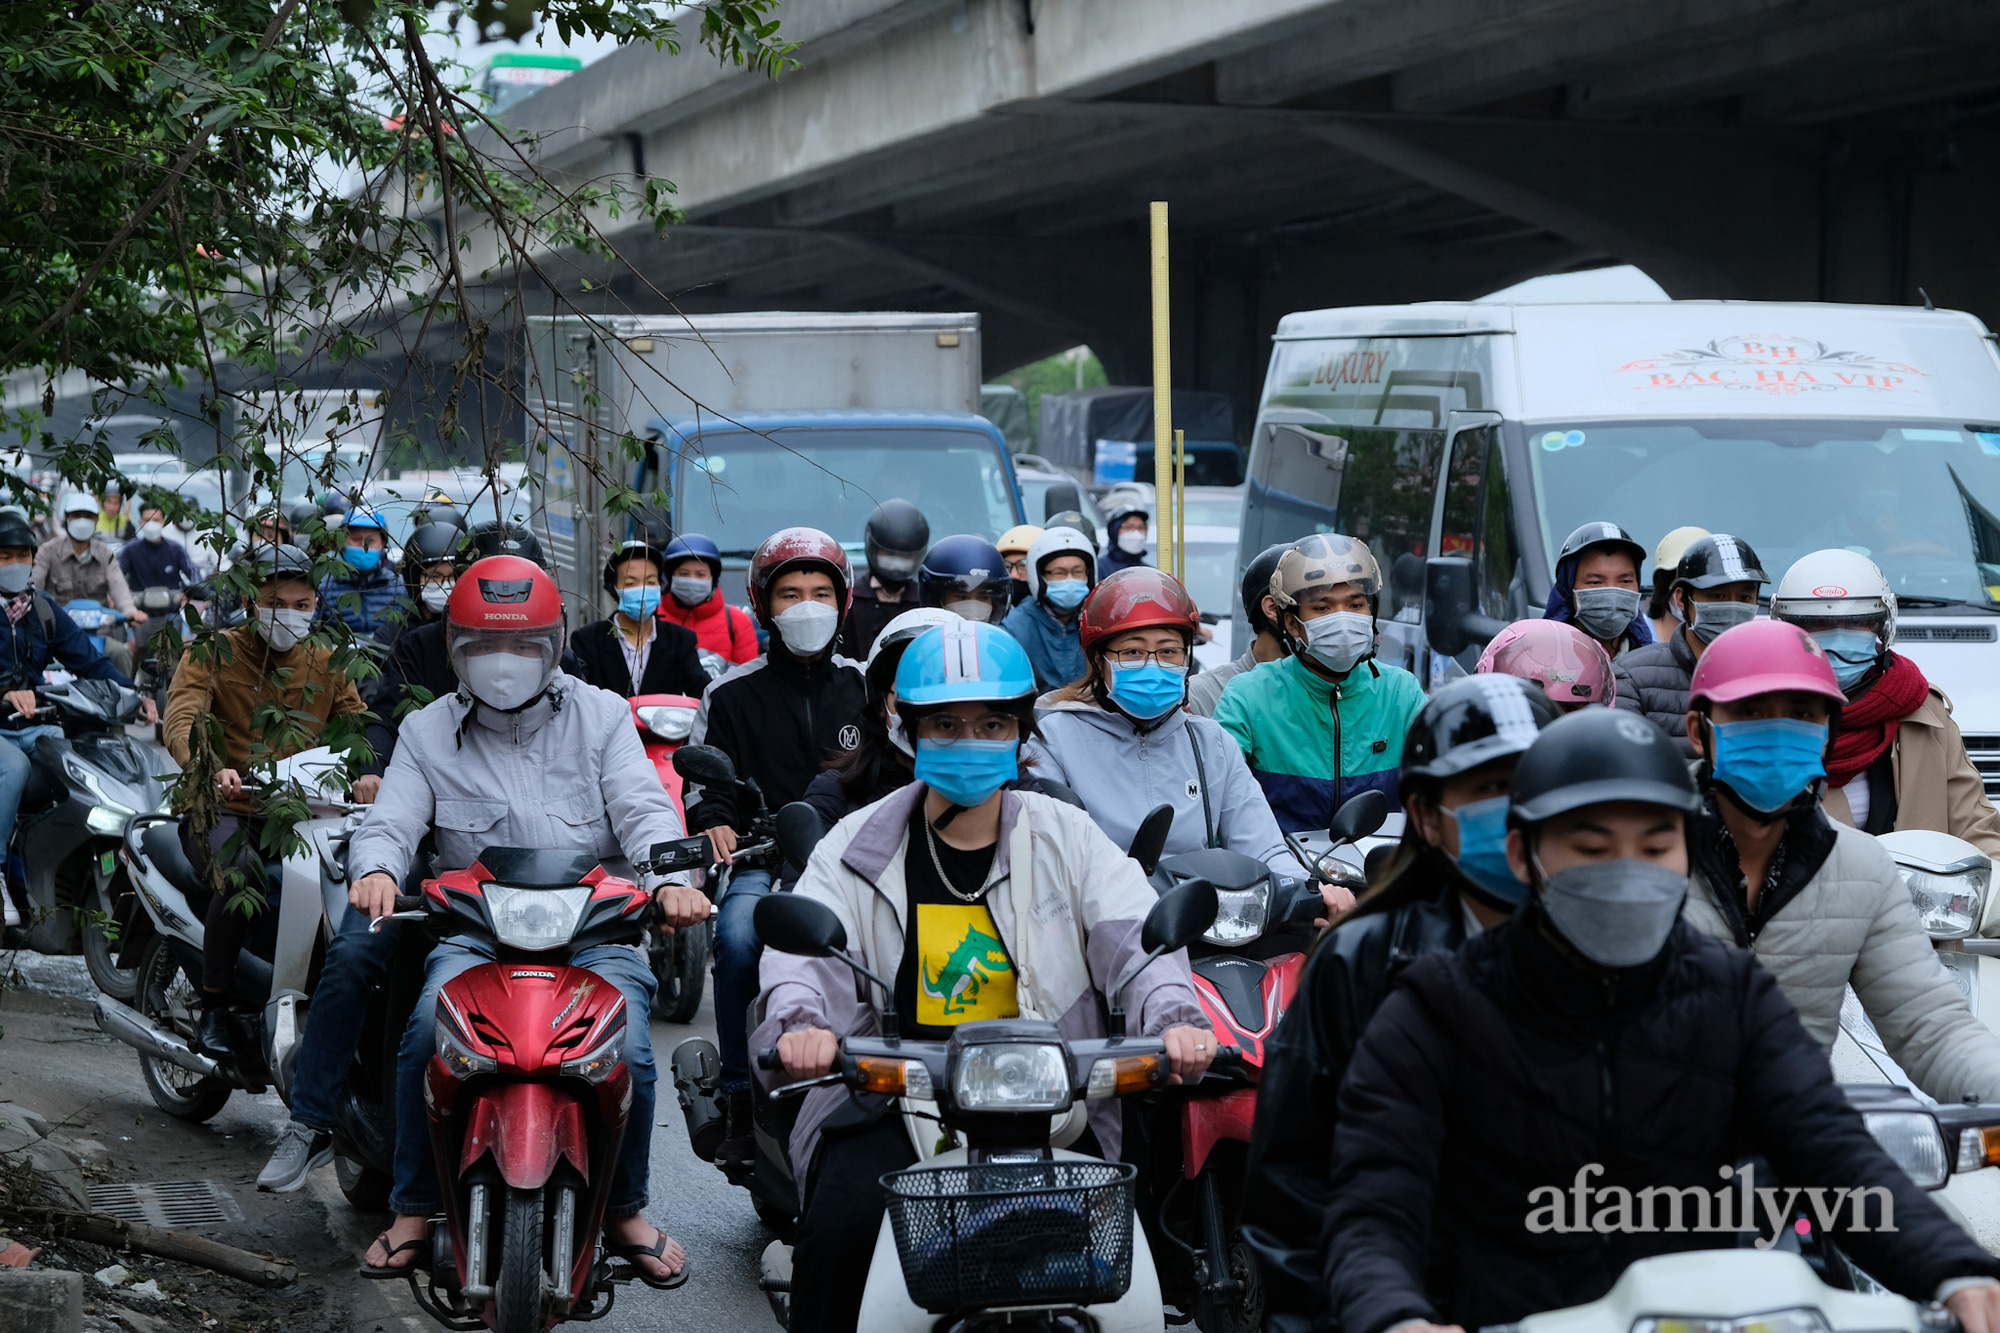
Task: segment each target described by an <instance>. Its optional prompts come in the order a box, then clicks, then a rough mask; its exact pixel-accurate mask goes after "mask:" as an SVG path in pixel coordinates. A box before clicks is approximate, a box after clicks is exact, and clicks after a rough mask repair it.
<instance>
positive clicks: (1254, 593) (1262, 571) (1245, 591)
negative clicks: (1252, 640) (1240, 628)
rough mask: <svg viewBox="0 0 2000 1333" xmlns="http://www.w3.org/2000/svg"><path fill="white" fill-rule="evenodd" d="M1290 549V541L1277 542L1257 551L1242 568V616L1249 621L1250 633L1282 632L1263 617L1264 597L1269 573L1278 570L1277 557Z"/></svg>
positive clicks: (1267, 589)
mask: <svg viewBox="0 0 2000 1333" xmlns="http://www.w3.org/2000/svg"><path fill="white" fill-rule="evenodd" d="M1291 549H1292V544H1291V543H1290V542H1278V543H1276V544H1274V545H1271V546H1267V547H1265V548H1264V549H1263V550H1262V551H1260V552H1258V553H1257V558H1256V559H1255V560H1252V561H1251V562H1250V563H1249V564H1248V565H1246V566H1244V569H1243V587H1242V596H1243V618H1244V619H1246V620H1248V621H1249V622H1250V632H1251V633H1252V634H1282V632H1283V631H1281V630H1280V629H1279V628H1278V627H1277V626H1276V625H1273V624H1272V623H1271V622H1270V621H1269V620H1267V619H1265V617H1264V599H1265V598H1266V597H1267V596H1269V595H1270V592H1271V575H1273V574H1275V573H1276V572H1277V570H1278V557H1279V556H1281V555H1283V554H1284V553H1285V552H1287V551H1289V550H1291Z"/></svg>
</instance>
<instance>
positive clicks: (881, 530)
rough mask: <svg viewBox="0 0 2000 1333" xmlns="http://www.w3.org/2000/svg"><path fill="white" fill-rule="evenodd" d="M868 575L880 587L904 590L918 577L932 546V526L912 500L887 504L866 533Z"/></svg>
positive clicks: (879, 508)
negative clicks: (927, 548)
mask: <svg viewBox="0 0 2000 1333" xmlns="http://www.w3.org/2000/svg"><path fill="white" fill-rule="evenodd" d="M862 542H863V544H864V546H865V548H866V550H867V552H868V572H869V573H870V574H873V575H874V576H875V579H876V581H877V582H878V583H886V584H891V585H893V586H896V587H901V586H902V585H903V584H905V583H908V582H909V581H910V580H911V578H913V577H915V575H916V572H917V566H918V565H920V564H922V563H923V558H924V550H925V548H926V547H928V546H929V545H930V544H931V525H930V522H929V520H927V519H925V517H924V515H923V511H922V510H920V509H918V508H917V507H916V506H915V505H913V504H911V503H910V502H909V501H908V500H884V501H883V502H882V503H881V504H879V505H877V506H875V512H874V513H872V514H870V515H869V516H868V526H867V527H866V528H864V529H863V530H862Z"/></svg>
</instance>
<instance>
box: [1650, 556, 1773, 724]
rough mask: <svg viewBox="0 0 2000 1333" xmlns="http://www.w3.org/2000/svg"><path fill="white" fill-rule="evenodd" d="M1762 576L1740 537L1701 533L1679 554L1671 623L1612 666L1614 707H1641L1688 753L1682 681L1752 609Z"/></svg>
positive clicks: (1685, 694)
mask: <svg viewBox="0 0 2000 1333" xmlns="http://www.w3.org/2000/svg"><path fill="white" fill-rule="evenodd" d="M1768 581H1769V580H1768V579H1766V578H1765V576H1764V570H1763V567H1762V566H1761V565H1759V564H1758V563H1757V553H1756V552H1755V551H1753V550H1751V549H1750V543H1749V542H1746V541H1744V540H1743V539H1742V538H1740V537H1732V536H1730V535H1729V534H1728V533H1726V532H1719V533H1716V534H1714V535H1713V536H1709V537H1701V538H1698V539H1696V540H1695V541H1693V542H1690V543H1689V544H1688V548H1687V549H1686V550H1685V551H1683V552H1681V562H1680V564H1679V565H1677V566H1675V568H1674V582H1673V587H1672V589H1671V590H1670V591H1669V592H1668V594H1667V598H1668V605H1669V606H1671V607H1672V608H1673V615H1674V619H1675V620H1676V621H1677V622H1678V623H1677V625H1676V627H1675V629H1674V632H1673V633H1672V634H1670V635H1668V636H1667V637H1666V638H1665V639H1663V640H1661V641H1660V642H1658V643H1649V644H1646V645H1644V646H1643V647H1639V648H1634V649H1632V650H1631V651H1630V652H1628V653H1626V654H1625V655H1624V656H1622V657H1620V658H1618V659H1617V660H1616V661H1615V662H1613V663H1612V664H1611V671H1612V677H1613V679H1614V680H1615V681H1616V682H1617V685H1618V706H1619V707H1620V708H1623V709H1625V710H1626V711H1627V712H1631V713H1644V714H1645V715H1646V716H1647V717H1648V718H1650V719H1651V720H1652V721H1653V722H1654V723H1655V724H1656V725H1658V726H1660V727H1662V728H1663V729H1665V731H1666V733H1667V734H1668V735H1669V736H1672V737H1673V738H1674V739H1675V740H1676V741H1677V742H1679V744H1680V748H1681V754H1682V756H1683V757H1685V758H1688V759H1693V758H1695V757H1696V756H1695V751H1694V742H1693V741H1690V740H1689V739H1688V735H1687V706H1688V682H1689V681H1690V680H1692V679H1693V678H1694V664H1695V663H1696V662H1699V661H1700V660H1701V655H1702V653H1704V652H1706V651H1707V649H1708V645H1709V644H1711V643H1714V642H1715V637H1716V636H1717V635H1718V634H1720V633H1722V631H1724V630H1726V629H1729V628H1730V627H1732V626H1734V625H1740V624H1742V623H1743V622H1744V621H1746V620H1750V619H1753V618H1754V617H1755V616H1756V614H1757V590H1758V589H1759V588H1761V587H1763V586H1764V584H1765V583H1767V582H1768Z"/></svg>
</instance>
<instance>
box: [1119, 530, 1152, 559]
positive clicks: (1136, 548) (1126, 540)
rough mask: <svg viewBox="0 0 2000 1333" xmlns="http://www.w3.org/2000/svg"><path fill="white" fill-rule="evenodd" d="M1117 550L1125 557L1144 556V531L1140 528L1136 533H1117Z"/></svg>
mask: <svg viewBox="0 0 2000 1333" xmlns="http://www.w3.org/2000/svg"><path fill="white" fill-rule="evenodd" d="M1118 549H1119V550H1121V551H1123V552H1124V553H1125V554H1127V555H1144V554H1145V553H1146V530H1145V529H1144V528H1141V529H1139V531H1137V532H1121V533H1119V534H1118Z"/></svg>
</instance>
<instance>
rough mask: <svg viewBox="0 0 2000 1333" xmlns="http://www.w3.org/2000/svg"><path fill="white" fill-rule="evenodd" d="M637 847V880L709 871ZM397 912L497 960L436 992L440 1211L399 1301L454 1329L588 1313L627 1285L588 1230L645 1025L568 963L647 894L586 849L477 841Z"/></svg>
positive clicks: (620, 924) (522, 1328) (598, 1313)
mask: <svg viewBox="0 0 2000 1333" xmlns="http://www.w3.org/2000/svg"><path fill="white" fill-rule="evenodd" d="M651 853H652V856H651V859H650V860H648V861H646V862H644V863H642V864H641V865H639V866H638V869H639V870H642V871H649V872H653V873H659V874H669V873H673V872H676V871H682V870H689V869H693V868H696V867H698V866H700V865H703V864H705V863H706V857H707V855H708V850H707V839H705V838H685V839H680V840H678V841H675V842H666V843H661V844H658V845H657V846H655V847H653V848H652V849H651ZM396 909H397V910H396V912H395V913H394V917H395V919H398V920H417V919H424V920H427V921H428V922H429V927H430V930H431V932H432V933H433V934H439V935H443V934H450V935H458V936H472V937H475V938H477V939H479V940H482V941H484V942H485V943H486V944H487V945H489V946H490V947H491V948H492V949H493V951H494V955H495V961H493V962H489V963H482V964H480V965H479V966H476V967H473V968H471V969H470V970H468V971H466V972H464V973H462V974H460V975H459V976H457V977H454V978H453V979H452V980H451V981H449V982H447V983H446V984H445V986H444V989H443V990H442V991H440V992H439V994H438V1005H437V1054H436V1055H435V1056H433V1057H432V1059H431V1061H430V1063H429V1065H428V1066H427V1067H426V1069H425V1073H424V1102H425V1106H426V1109H427V1110H428V1112H429V1119H430V1132H431V1147H432V1150H433V1152H434V1154H435V1157H436V1162H437V1171H438V1178H439V1181H440V1183H441V1184H442V1186H443V1192H444V1210H445V1215H444V1219H443V1223H442V1225H440V1224H439V1223H438V1222H436V1221H433V1222H432V1223H431V1224H430V1230H429V1239H430V1249H431V1259H430V1262H429V1263H427V1264H426V1263H423V1262H422V1261H419V1262H418V1263H417V1264H414V1265H412V1266H411V1269H410V1272H409V1275H408V1278H407V1280H408V1282H409V1284H410V1291H411V1294H412V1295H413V1296H414V1297H415V1299H416V1301H417V1304H418V1305H420V1306H422V1307H423V1309H424V1311H425V1312H426V1313H428V1314H429V1315H431V1316H432V1317H433V1318H435V1319H437V1320H438V1321H439V1322H440V1323H442V1324H444V1325H445V1327H447V1328H452V1329H477V1328H481V1327H487V1328H491V1329H493V1330H495V1333H541V1330H543V1329H545V1328H548V1327H550V1326H551V1325H553V1324H556V1323H560V1322H562V1321H565V1320H590V1319H599V1318H602V1317H603V1316H604V1315H605V1314H607V1313H609V1312H610V1309H611V1305H612V1302H613V1301H614V1300H615V1299H616V1287H617V1286H618V1285H619V1284H622V1283H625V1282H630V1281H634V1280H640V1276H641V1275H640V1273H639V1270H638V1269H637V1268H636V1267H634V1266H632V1265H630V1264H628V1263H625V1262H623V1261H614V1260H613V1259H611V1258H609V1257H607V1254H606V1251H605V1249H604V1245H603V1234H602V1233H603V1225H604V1210H605V1206H606V1204H607V1203H608V1202H609V1201H610V1193H611V1184H612V1178H613V1175H614V1170H613V1164H614V1163H615V1162H616V1161H617V1159H618V1148H619V1143H620V1141H621V1140H622V1139H623V1138H624V1135H625V1133H626V1130H627V1124H626V1113H627V1111H628V1110H629V1108H630V1106H631V1101H632V1076H631V1071H630V1070H629V1068H628V1067H627V1066H626V1064H625V1055H624V1052H625V1040H626V1032H627V1027H628V1024H629V1023H631V1022H635V1021H636V1022H640V1023H643V1022H645V1021H646V1017H645V1015H628V1014H627V1013H626V1012H625V1002H624V999H623V997H622V996H621V995H620V994H619V993H618V991H617V989H616V988H615V987H612V986H609V985H606V984H605V983H604V982H602V981H601V980H600V979H599V978H598V977H596V976H595V975H594V974H592V973H591V972H589V971H587V970H585V969H582V968H577V967H572V966H569V965H568V963H567V962H566V961H565V960H566V959H567V958H568V957H570V956H572V955H574V954H575V953H576V952H577V951H579V950H581V949H584V948H587V947H589V946H590V945H593V944H600V943H606V942H611V941H615V940H619V939H623V938H627V937H630V936H631V935H633V934H635V933H638V932H641V931H643V930H644V929H645V928H646V925H647V923H648V921H649V919H650V917H651V915H652V896H651V895H650V894H649V893H647V892H646V891H645V890H644V889H642V888H640V886H639V885H638V883H636V882H635V880H634V879H626V878H623V877H621V876H618V875H614V874H612V873H610V872H609V870H608V869H607V868H606V867H605V866H604V865H603V864H601V863H600V862H599V860H598V858H597V857H595V856H593V855H590V854H588V853H580V852H575V851H543V850H533V849H526V848H518V847H489V848H487V849H486V850H485V851H483V852H481V853H480V854H479V857H478V859H477V860H476V861H474V862H473V864H472V865H470V866H467V867H466V868H465V869H463V870H454V871H450V872H447V873H445V874H443V875H440V876H438V877H437V878H435V879H429V880H426V881H424V885H423V892H422V894H421V895H418V896H414V897H403V896H399V897H398V898H397V901H396ZM649 1130H650V1126H646V1125H640V1126H638V1127H637V1132H639V1133H646V1132H648V1131H649ZM420 1279H421V1282H420Z"/></svg>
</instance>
